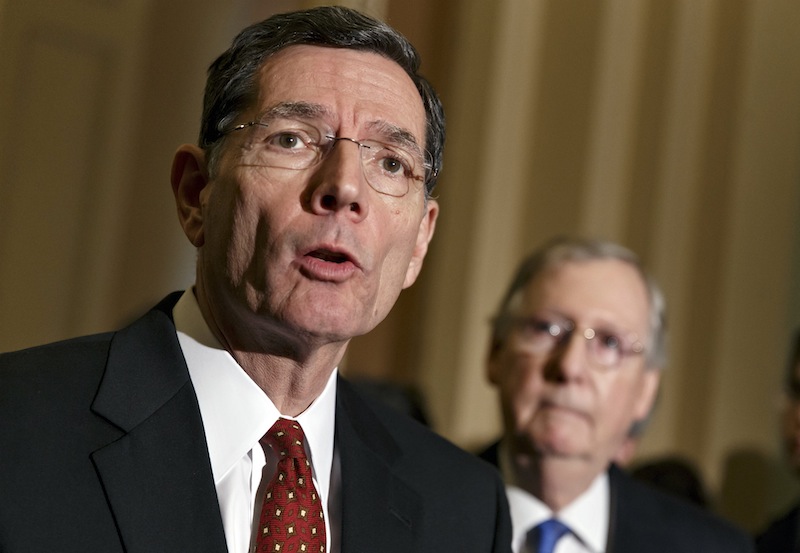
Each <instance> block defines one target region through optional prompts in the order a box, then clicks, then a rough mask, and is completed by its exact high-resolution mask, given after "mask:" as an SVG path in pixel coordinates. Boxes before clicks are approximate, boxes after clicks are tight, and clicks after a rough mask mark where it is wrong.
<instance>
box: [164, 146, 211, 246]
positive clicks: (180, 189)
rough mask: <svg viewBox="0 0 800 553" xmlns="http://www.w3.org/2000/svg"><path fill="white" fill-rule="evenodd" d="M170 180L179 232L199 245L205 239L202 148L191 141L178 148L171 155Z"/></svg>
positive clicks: (206, 175) (203, 154)
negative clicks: (179, 227)
mask: <svg viewBox="0 0 800 553" xmlns="http://www.w3.org/2000/svg"><path fill="white" fill-rule="evenodd" d="M170 182H171V183H172V193H173V195H174V196H175V206H176V207H177V208H178V219H179V220H180V223H181V227H183V232H184V234H186V237H187V238H188V239H189V241H190V242H191V243H192V244H193V245H194V246H195V247H197V248H199V247H200V246H202V245H203V243H204V242H205V237H204V234H203V207H204V203H203V197H204V194H202V192H203V191H204V190H205V189H206V187H207V186H208V173H207V171H206V161H205V152H204V151H203V150H202V149H201V148H199V147H198V146H194V145H192V144H184V145H183V146H181V147H180V148H178V151H177V152H175V157H174V158H173V159H172V172H171V175H170Z"/></svg>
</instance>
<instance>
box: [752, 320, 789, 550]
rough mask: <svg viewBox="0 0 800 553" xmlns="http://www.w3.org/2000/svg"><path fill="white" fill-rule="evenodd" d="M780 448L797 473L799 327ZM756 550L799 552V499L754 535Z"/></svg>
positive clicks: (784, 410) (787, 376) (787, 384)
mask: <svg viewBox="0 0 800 553" xmlns="http://www.w3.org/2000/svg"><path fill="white" fill-rule="evenodd" d="M785 387H786V390H785V393H786V405H785V406H784V408H783V432H782V433H783V449H784V451H785V452H786V459H787V461H788V462H789V466H790V467H791V468H792V470H794V472H796V473H797V474H800V331H798V332H797V334H796V335H795V338H794V344H793V348H792V354H791V356H790V357H789V363H788V364H787V368H786V381H785ZM756 549H757V550H758V553H800V503H798V504H796V505H795V506H794V507H792V508H791V509H789V511H788V512H786V513H784V514H783V515H781V516H779V517H778V518H776V519H775V520H774V521H773V522H772V523H771V524H770V525H769V527H768V528H766V529H765V530H764V531H763V532H762V533H761V534H760V535H759V536H758V537H757V538H756Z"/></svg>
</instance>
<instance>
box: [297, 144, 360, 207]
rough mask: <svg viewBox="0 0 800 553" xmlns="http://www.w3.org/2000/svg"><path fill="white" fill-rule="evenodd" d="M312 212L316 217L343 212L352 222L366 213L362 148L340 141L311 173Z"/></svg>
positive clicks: (331, 147) (333, 145)
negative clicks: (312, 173)
mask: <svg viewBox="0 0 800 553" xmlns="http://www.w3.org/2000/svg"><path fill="white" fill-rule="evenodd" d="M311 187H312V189H311V195H310V202H311V210H312V211H313V212H314V213H316V214H318V215H327V214H332V213H338V212H344V213H345V214H346V215H347V216H348V217H350V218H351V219H353V220H354V221H359V220H362V219H364V218H365V217H366V216H367V214H368V213H369V194H368V190H367V189H368V188H369V184H367V181H366V178H365V177H364V169H363V166H362V162H361V146H359V145H358V143H356V142H354V141H353V140H352V139H349V138H339V139H337V140H335V141H334V142H333V143H332V144H331V145H330V150H329V151H328V152H327V155H325V157H324V159H323V160H322V162H321V163H320V164H319V166H318V167H317V170H316V171H315V172H314V175H313V177H312V182H311Z"/></svg>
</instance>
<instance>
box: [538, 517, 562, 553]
mask: <svg viewBox="0 0 800 553" xmlns="http://www.w3.org/2000/svg"><path fill="white" fill-rule="evenodd" d="M569 531H570V530H569V528H568V527H567V526H566V525H565V524H564V523H563V522H561V521H560V520H556V519H554V518H551V519H548V520H545V521H544V522H542V523H541V524H539V525H538V526H536V527H534V528H533V529H532V530H531V531H530V532H528V542H529V543H530V544H531V545H532V546H533V547H534V549H533V550H534V551H536V552H537V553H553V551H555V548H556V543H557V542H558V540H560V539H561V538H562V537H563V536H564V534H566V533H567V532H569Z"/></svg>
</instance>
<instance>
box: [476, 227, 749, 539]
mask: <svg viewBox="0 0 800 553" xmlns="http://www.w3.org/2000/svg"><path fill="white" fill-rule="evenodd" d="M665 336H666V332H665V302H664V297H663V295H662V293H661V291H660V290H659V288H658V286H657V284H656V283H655V282H654V280H653V279H652V278H650V277H649V276H648V275H647V273H646V272H645V271H644V269H643V267H642V265H641V263H640V262H639V260H638V258H637V257H636V255H635V254H634V253H633V252H631V251H630V250H628V249H626V248H624V247H622V246H620V245H618V244H615V243H612V242H604V241H597V240H584V239H571V238H558V239H555V240H552V241H550V242H549V243H547V244H546V245H545V246H544V247H543V248H541V249H539V250H538V251H536V252H534V253H533V254H532V255H531V256H530V257H527V258H526V259H524V260H523V261H522V263H521V264H520V266H519V269H518V271H517V273H516V276H515V277H514V279H513V281H512V283H511V286H510V287H509V289H508V291H507V292H506V293H505V295H504V297H503V299H502V301H501V304H500V308H499V310H498V312H497V315H496V316H495V318H494V319H493V328H492V338H491V343H490V349H489V355H488V359H487V374H488V377H489V380H490V381H491V382H492V383H493V384H494V385H495V386H496V387H497V389H498V391H499V394H500V399H501V404H502V414H503V422H504V427H505V431H504V434H503V437H502V439H501V440H500V442H499V443H498V444H495V445H494V446H492V447H491V448H489V449H488V450H487V451H486V452H484V454H483V457H484V458H486V459H487V460H489V461H492V462H494V463H495V464H497V465H498V466H499V467H500V470H501V472H502V473H503V476H504V479H505V481H506V490H507V494H508V499H509V504H510V507H511V517H512V523H513V527H514V533H513V534H514V535H513V543H512V548H513V550H514V551H515V552H528V551H530V552H535V553H553V552H556V553H577V552H580V553H608V552H614V553H641V552H644V551H647V552H648V553H661V552H663V553H680V552H695V551H702V552H704V553H708V552H711V553H713V552H719V553H723V552H725V553H732V552H746V551H752V543H751V542H750V540H749V539H748V538H747V537H746V536H745V534H744V533H742V532H741V531H739V530H737V529H735V528H733V527H732V526H730V525H729V524H727V523H725V522H723V521H721V520H719V519H717V518H715V517H714V516H713V515H711V514H709V513H707V512H704V511H701V510H699V509H697V508H695V507H693V506H691V505H689V504H688V503H683V502H681V501H680V500H677V499H674V498H672V497H668V496H666V495H663V494H661V493H660V492H657V491H655V490H651V489H649V488H647V487H645V486H644V485H642V484H639V483H636V482H634V481H633V480H631V479H630V478H629V477H627V476H626V475H625V474H624V473H623V472H622V471H621V470H620V469H618V468H617V467H616V466H615V465H614V463H613V459H614V457H615V455H616V454H617V452H618V450H619V448H620V446H621V445H622V443H623V441H624V440H625V437H626V435H627V433H628V431H629V429H630V428H631V425H632V424H633V423H635V422H636V421H638V420H642V419H644V418H645V417H646V416H647V415H648V413H649V412H650V410H651V408H652V405H653V402H654V399H655V397H656V394H657V391H658V387H659V381H660V377H661V368H662V367H663V366H664V365H665V363H666V351H665V350H666V346H665V344H666V338H665Z"/></svg>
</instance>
